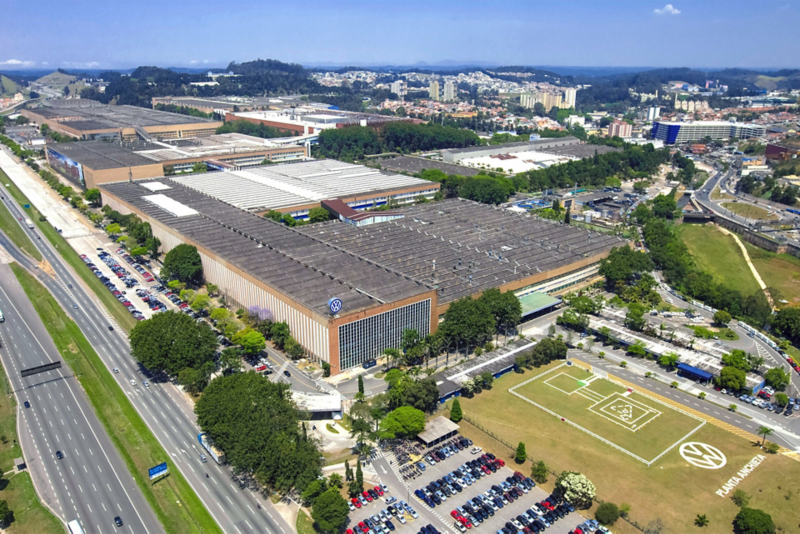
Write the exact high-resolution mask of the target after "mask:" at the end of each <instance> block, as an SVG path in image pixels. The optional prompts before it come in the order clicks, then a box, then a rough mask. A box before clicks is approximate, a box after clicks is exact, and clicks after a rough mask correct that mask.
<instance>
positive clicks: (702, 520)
mask: <svg viewBox="0 0 800 534" xmlns="http://www.w3.org/2000/svg"><path fill="white" fill-rule="evenodd" d="M708 523H709V521H708V517H706V514H702V515H701V514H697V517H695V518H694V524H695V525H696V526H698V527H701V528H702V527H707V526H708Z"/></svg>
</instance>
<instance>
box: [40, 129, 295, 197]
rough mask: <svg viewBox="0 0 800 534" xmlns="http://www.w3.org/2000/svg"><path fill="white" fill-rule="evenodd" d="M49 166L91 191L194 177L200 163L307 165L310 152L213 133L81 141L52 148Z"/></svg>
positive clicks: (286, 144)
mask: <svg viewBox="0 0 800 534" xmlns="http://www.w3.org/2000/svg"><path fill="white" fill-rule="evenodd" d="M45 156H46V157H47V163H48V164H49V165H50V166H51V167H53V168H54V169H56V170H57V171H58V172H59V173H61V174H62V175H64V176H65V177H66V178H67V179H69V180H70V181H71V182H73V183H74V184H75V185H76V186H78V187H80V188H82V189H83V188H85V189H93V188H95V187H97V186H98V185H100V184H104V183H108V182H119V181H123V180H128V179H132V180H139V179H143V178H157V177H159V176H164V175H165V174H179V173H182V172H191V170H192V167H193V166H194V165H195V164H196V163H198V162H202V163H205V164H206V168H208V169H211V170H234V169H241V168H246V167H251V166H256V165H261V164H262V162H263V161H264V160H268V161H272V162H275V163H282V162H287V161H295V160H303V159H306V158H308V157H309V153H308V147H306V146H305V145H303V144H300V145H297V144H294V143H293V142H292V140H291V139H290V140H288V141H287V140H278V139H275V140H269V139H262V138H260V137H252V136H249V135H243V134H237V133H230V134H214V135H210V136H208V137H198V138H195V139H181V140H173V141H171V142H170V141H141V140H140V141H113V142H110V141H81V142H77V143H57V144H49V145H47V146H46V148H45Z"/></svg>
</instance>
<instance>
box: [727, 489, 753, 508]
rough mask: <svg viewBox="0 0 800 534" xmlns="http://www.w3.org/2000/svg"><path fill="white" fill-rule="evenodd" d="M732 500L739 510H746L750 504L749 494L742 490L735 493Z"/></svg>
mask: <svg viewBox="0 0 800 534" xmlns="http://www.w3.org/2000/svg"><path fill="white" fill-rule="evenodd" d="M731 500H732V501H733V504H735V505H736V506H738V507H739V508H744V507H746V506H747V505H748V504H750V495H748V494H747V492H746V491H744V490H742V489H737V490H735V491H734V492H733V495H731Z"/></svg>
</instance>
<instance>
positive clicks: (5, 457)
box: [0, 366, 64, 534]
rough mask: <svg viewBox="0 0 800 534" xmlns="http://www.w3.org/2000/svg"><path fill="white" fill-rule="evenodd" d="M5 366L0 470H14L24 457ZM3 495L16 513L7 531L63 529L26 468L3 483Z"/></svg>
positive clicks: (0, 379) (0, 390) (38, 533)
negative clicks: (40, 498) (15, 463)
mask: <svg viewBox="0 0 800 534" xmlns="http://www.w3.org/2000/svg"><path fill="white" fill-rule="evenodd" d="M9 387H10V384H9V382H8V380H7V378H6V373H5V369H3V367H2V366H0V394H2V398H3V399H5V400H4V401H3V402H0V472H2V473H5V472H8V471H11V470H12V469H14V459H15V458H19V457H21V456H22V449H20V446H19V442H18V439H19V438H18V437H17V401H16V398H15V397H14V396H13V395H11V391H10V389H9ZM0 488H2V491H0V498H2V499H3V500H5V501H6V502H7V503H8V507H9V508H10V509H11V510H12V511H13V512H14V521H13V522H12V523H11V525H10V526H9V527H8V529H6V530H5V531H4V532H9V533H31V534H34V533H35V534H42V533H45V532H63V531H64V526H63V525H62V523H61V521H60V520H59V519H58V518H57V517H56V516H54V515H53V514H52V513H50V510H48V509H47V508H45V506H44V505H43V504H42V503H41V502H40V501H39V497H38V496H37V495H36V491H35V490H34V488H33V483H32V482H31V478H30V475H29V474H28V473H27V472H25V471H23V472H21V473H17V474H16V475H11V476H10V477H9V478H8V479H6V480H3V481H2V482H0Z"/></svg>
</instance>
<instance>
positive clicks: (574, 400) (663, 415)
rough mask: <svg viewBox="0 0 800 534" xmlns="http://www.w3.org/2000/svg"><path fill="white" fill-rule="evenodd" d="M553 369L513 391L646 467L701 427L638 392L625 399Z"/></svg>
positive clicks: (595, 381)
mask: <svg viewBox="0 0 800 534" xmlns="http://www.w3.org/2000/svg"><path fill="white" fill-rule="evenodd" d="M554 369H555V370H554V371H552V372H550V373H547V374H542V375H541V376H539V378H537V379H536V380H533V381H532V382H528V383H527V384H524V385H522V386H520V387H518V388H516V389H514V391H515V392H516V393H518V394H520V395H522V396H523V397H525V398H526V399H530V400H532V401H533V402H535V403H537V404H539V405H540V406H543V407H544V408H545V409H548V410H550V411H552V412H555V413H556V414H558V416H559V417H564V418H566V419H568V420H570V421H572V422H573V423H575V424H577V425H579V426H581V427H583V428H584V429H586V430H588V431H589V432H592V433H593V434H595V435H597V436H600V437H601V438H604V439H606V440H608V441H610V442H611V443H614V444H615V445H617V446H619V447H622V448H623V449H625V450H627V451H629V452H631V453H633V454H635V455H637V456H639V457H640V458H642V459H644V460H646V461H650V460H653V459H654V458H656V457H657V456H658V455H659V454H661V453H662V452H664V451H665V450H667V449H668V448H669V447H671V446H672V445H674V444H675V442H677V441H678V440H680V439H681V438H683V437H684V436H686V435H687V434H688V433H690V432H691V431H692V430H694V429H696V428H698V427H699V426H701V425H702V424H703V422H702V421H699V420H697V419H695V418H693V417H689V416H688V415H685V414H683V413H681V412H679V411H677V410H674V409H673V408H671V407H669V406H665V405H663V404H661V403H658V402H656V401H654V400H653V399H651V398H650V397H646V396H644V395H641V394H639V393H637V392H633V393H629V394H627V395H626V396H623V395H622V394H623V393H625V392H626V389H625V388H624V387H623V386H620V385H618V384H614V383H613V382H610V381H608V380H604V379H600V378H596V377H595V375H593V374H592V373H590V372H589V371H586V370H584V369H582V368H579V367H567V366H566V365H564V366H557V367H555V368H554ZM587 379H588V380H590V382H589V383H588V384H587V382H585V381H586V380H587ZM531 409H532V410H536V409H537V408H536V407H535V406H531ZM627 410H631V412H632V413H631V415H630V416H628V415H627V413H626V412H627ZM649 410H652V411H649ZM626 419H627V421H626ZM586 438H587V439H594V438H592V437H591V436H588V435H587V436H586Z"/></svg>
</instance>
